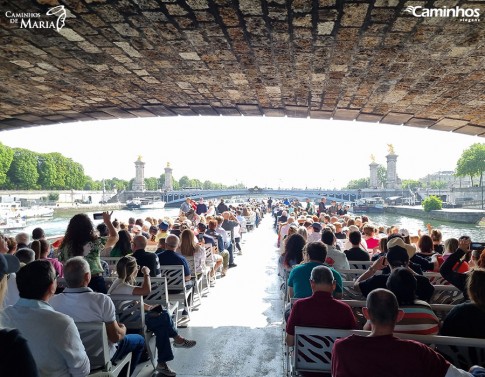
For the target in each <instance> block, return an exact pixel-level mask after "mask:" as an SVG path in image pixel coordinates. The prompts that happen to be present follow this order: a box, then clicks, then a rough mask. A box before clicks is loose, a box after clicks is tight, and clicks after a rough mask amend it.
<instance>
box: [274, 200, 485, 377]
mask: <svg viewBox="0 0 485 377" xmlns="http://www.w3.org/2000/svg"><path fill="white" fill-rule="evenodd" d="M326 202H327V201H326V198H322V199H321V200H320V202H319V203H318V204H314V203H313V202H312V201H311V200H309V199H308V200H307V201H306V203H303V204H302V203H300V202H298V201H293V202H291V203H290V202H289V201H281V202H275V203H269V204H268V206H269V209H270V210H271V211H272V214H273V216H274V220H275V229H276V231H277V234H278V238H277V241H278V245H279V247H280V251H281V256H280V258H279V262H278V263H279V265H278V271H279V275H280V276H281V277H282V278H283V285H282V287H283V288H285V292H287V296H288V297H287V298H286V299H287V302H288V303H287V306H286V311H285V317H286V320H287V321H286V343H287V345H289V346H292V345H294V335H295V327H296V326H304V327H320V328H334V329H349V330H350V329H358V326H359V325H358V322H357V321H356V318H355V316H354V313H353V311H352V309H351V307H350V306H349V305H348V304H347V303H345V302H343V301H342V300H341V298H342V292H343V277H342V275H344V276H345V272H346V271H349V270H350V263H349V261H350V262H353V263H352V264H355V262H356V261H359V262H367V264H368V268H367V269H366V270H365V271H364V272H363V273H362V274H361V275H360V276H358V277H357V278H356V279H355V280H353V282H352V283H351V284H352V285H353V289H354V291H355V292H360V293H361V294H362V296H363V297H364V298H367V302H366V307H364V308H363V315H364V317H365V318H366V319H367V323H365V325H364V326H363V329H364V330H370V331H371V333H370V337H369V338H365V337H362V336H357V335H352V336H351V337H350V338H348V339H344V340H341V341H339V342H338V344H336V345H335V348H334V349H333V352H332V375H333V376H336V377H340V376H384V375H386V376H418V375H420V376H421V375H422V376H425V375H426V376H430V375H433V376H463V375H470V374H469V373H473V375H476V376H478V375H480V376H483V375H485V369H483V368H480V367H475V368H472V370H470V372H465V371H462V370H459V369H457V368H455V367H454V366H453V365H451V364H450V363H449V362H447V361H446V360H445V359H444V358H443V357H442V356H441V355H439V354H437V353H436V352H435V351H434V350H431V349H430V348H429V347H427V346H424V345H422V344H418V343H417V342H413V341H410V340H399V339H398V338H396V337H393V335H392V334H393V333H408V334H420V335H436V334H440V335H446V336H455V337H465V338H467V337H468V338H480V339H485V250H483V247H482V248H480V247H478V248H475V249H474V250H472V248H471V243H472V242H471V239H470V237H468V236H466V235H464V236H462V237H460V238H459V239H455V238H448V239H445V240H443V237H442V234H441V232H440V231H439V230H438V229H433V228H432V227H431V225H429V224H428V225H427V228H428V229H427V231H426V232H421V231H417V232H416V233H414V234H413V233H411V232H410V231H409V230H407V229H403V228H399V227H398V226H394V225H392V224H385V225H384V224H375V223H373V222H372V220H371V219H370V218H369V217H368V216H366V215H356V214H351V213H349V212H348V208H345V207H342V206H340V205H338V204H336V203H334V202H332V203H331V205H330V206H328V207H327V203H326ZM424 272H435V273H439V274H441V276H442V278H444V279H446V281H447V282H446V284H452V285H454V286H456V287H457V288H458V289H460V290H461V291H462V292H463V295H464V297H465V299H466V301H465V302H463V303H462V304H458V305H456V306H454V308H453V309H452V310H451V311H450V312H449V313H448V315H447V316H446V318H445V319H444V321H442V322H440V320H439V319H438V317H437V316H436V314H435V313H434V312H433V310H432V308H431V306H430V299H431V297H432V295H433V292H434V287H433V285H432V284H431V282H430V279H429V278H428V277H426V276H425V275H424V274H423V273H424ZM291 303H293V304H291ZM360 329H362V328H360ZM377 355H379V356H378V357H377ZM384 355H385V356H384ZM381 356H382V357H381ZM398 359H399V360H401V361H402V362H394V360H398ZM482 367H483V365H482ZM309 375H311V374H309Z"/></svg>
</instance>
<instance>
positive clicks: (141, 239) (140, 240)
mask: <svg viewBox="0 0 485 377" xmlns="http://www.w3.org/2000/svg"><path fill="white" fill-rule="evenodd" d="M146 247H147V239H146V238H145V236H142V235H138V236H135V237H133V247H132V250H133V251H135V250H140V249H143V250H145V248H146Z"/></svg>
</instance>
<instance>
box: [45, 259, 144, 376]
mask: <svg viewBox="0 0 485 377" xmlns="http://www.w3.org/2000/svg"><path fill="white" fill-rule="evenodd" d="M65 279H66V284H67V288H65V289H64V291H63V292H62V293H61V294H58V295H55V296H54V297H52V298H51V299H50V301H49V303H50V304H51V305H52V307H53V308H54V309H55V310H57V311H58V312H60V313H64V314H66V315H68V316H69V317H71V318H72V319H74V321H75V322H104V323H105V324H106V332H107V334H108V340H109V354H110V357H111V361H113V362H114V361H116V360H121V359H123V357H125V356H126V355H127V354H128V353H129V352H133V354H132V359H131V370H130V373H133V371H134V370H135V367H136V366H137V365H138V363H139V361H140V357H141V354H142V353H143V350H144V348H145V340H144V338H143V337H142V336H141V335H138V334H126V327H125V326H124V325H123V324H122V323H118V322H117V321H116V312H115V306H114V304H113V302H112V301H111V300H110V298H109V297H108V296H107V295H105V294H103V293H98V292H93V290H92V289H91V288H88V284H89V281H90V280H91V271H90V270H89V264H88V262H86V260H85V259H84V258H82V257H74V258H71V259H69V260H68V261H67V262H66V266H65Z"/></svg>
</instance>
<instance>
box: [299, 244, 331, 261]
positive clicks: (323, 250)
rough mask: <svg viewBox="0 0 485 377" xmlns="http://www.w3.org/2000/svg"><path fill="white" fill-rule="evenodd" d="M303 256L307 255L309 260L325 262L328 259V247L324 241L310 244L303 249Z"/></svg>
mask: <svg viewBox="0 0 485 377" xmlns="http://www.w3.org/2000/svg"><path fill="white" fill-rule="evenodd" d="M303 254H304V255H307V258H308V260H313V261H318V262H322V263H323V262H325V259H326V258H327V245H325V244H324V243H323V242H322V241H316V242H309V243H307V244H306V246H305V248H304V249H303Z"/></svg>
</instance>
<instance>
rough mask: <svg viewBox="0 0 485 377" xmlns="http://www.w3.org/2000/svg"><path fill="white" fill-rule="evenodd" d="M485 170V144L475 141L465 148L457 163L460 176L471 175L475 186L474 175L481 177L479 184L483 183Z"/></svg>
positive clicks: (457, 172) (457, 173)
mask: <svg viewBox="0 0 485 377" xmlns="http://www.w3.org/2000/svg"><path fill="white" fill-rule="evenodd" d="M484 171H485V144H482V143H475V144H473V145H471V146H470V148H468V149H465V150H464V151H463V153H462V154H461V157H460V158H459V159H458V162H457V163H456V173H455V175H456V176H458V177H465V176H470V179H471V181H472V186H473V177H476V176H478V177H480V180H479V185H480V186H482V185H483V172H484Z"/></svg>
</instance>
